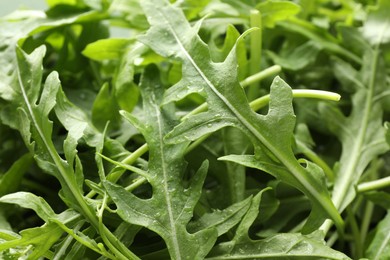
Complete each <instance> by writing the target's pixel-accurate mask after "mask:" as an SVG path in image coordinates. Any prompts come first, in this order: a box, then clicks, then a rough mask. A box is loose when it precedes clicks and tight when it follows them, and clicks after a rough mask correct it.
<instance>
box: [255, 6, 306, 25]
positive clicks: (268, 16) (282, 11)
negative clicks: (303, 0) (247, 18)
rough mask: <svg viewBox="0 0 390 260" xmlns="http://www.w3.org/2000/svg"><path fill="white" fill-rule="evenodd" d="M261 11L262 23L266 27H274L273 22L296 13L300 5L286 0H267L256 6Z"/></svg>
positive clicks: (285, 18)
mask: <svg viewBox="0 0 390 260" xmlns="http://www.w3.org/2000/svg"><path fill="white" fill-rule="evenodd" d="M256 9H258V10H259V11H260V13H261V17H262V23H263V24H264V26H266V27H271V28H272V27H274V26H275V23H276V22H278V21H282V20H287V18H289V17H291V16H294V15H296V14H297V13H299V11H300V10H301V8H300V6H299V5H297V4H295V3H293V2H287V1H274V0H269V1H265V2H262V3H260V4H258V5H257V6H256Z"/></svg>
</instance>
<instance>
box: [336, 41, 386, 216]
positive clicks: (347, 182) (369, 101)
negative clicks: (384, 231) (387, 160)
mask: <svg viewBox="0 0 390 260" xmlns="http://www.w3.org/2000/svg"><path fill="white" fill-rule="evenodd" d="M378 58H379V46H377V47H376V48H375V50H374V57H373V66H372V70H371V75H370V81H369V85H368V93H367V98H366V102H365V104H364V113H363V117H362V121H361V124H360V127H359V128H358V129H359V132H358V135H357V138H356V139H355V140H356V141H355V142H354V145H353V147H352V152H351V153H350V156H349V157H348V158H349V160H348V164H347V167H346V171H345V172H343V173H341V172H339V176H341V179H339V181H340V183H341V184H340V185H341V186H340V188H339V189H336V190H334V192H335V193H334V195H333V202H334V204H335V206H336V207H337V209H338V210H341V211H342V210H344V208H345V207H346V205H343V202H344V198H345V197H346V196H347V192H348V191H349V190H350V187H351V183H352V180H353V176H354V173H355V172H356V168H357V166H358V162H359V159H360V155H361V152H362V150H363V148H364V139H365V137H366V133H367V129H368V125H369V121H370V114H371V111H372V105H373V99H374V90H375V83H376V78H375V74H376V70H377V64H378ZM342 206H343V207H342Z"/></svg>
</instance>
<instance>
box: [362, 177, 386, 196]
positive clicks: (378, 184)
mask: <svg viewBox="0 0 390 260" xmlns="http://www.w3.org/2000/svg"><path fill="white" fill-rule="evenodd" d="M387 187H390V176H389V177H385V178H382V179H379V180H375V181H369V182H363V183H360V184H359V185H358V186H357V191H358V192H359V193H362V192H367V191H373V190H378V189H383V188H387Z"/></svg>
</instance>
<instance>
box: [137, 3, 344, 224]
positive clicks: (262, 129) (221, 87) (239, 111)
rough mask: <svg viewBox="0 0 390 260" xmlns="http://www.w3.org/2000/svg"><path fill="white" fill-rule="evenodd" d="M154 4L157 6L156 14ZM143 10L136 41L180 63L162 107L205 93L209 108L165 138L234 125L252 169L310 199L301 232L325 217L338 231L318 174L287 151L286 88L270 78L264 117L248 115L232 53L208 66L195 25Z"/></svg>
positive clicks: (290, 118) (163, 9)
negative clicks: (144, 20)
mask: <svg viewBox="0 0 390 260" xmlns="http://www.w3.org/2000/svg"><path fill="white" fill-rule="evenodd" d="M152 2H153V1H152ZM156 6H159V8H158V9H159V11H157V12H156V9H155V8H156ZM143 7H144V9H145V13H146V15H147V17H148V19H149V22H150V23H151V25H152V27H151V28H150V29H149V31H148V32H147V34H146V35H145V36H142V37H140V40H141V41H143V42H144V43H145V44H147V45H149V46H150V47H151V48H153V50H155V51H156V52H158V53H159V54H161V55H165V56H169V57H175V58H177V59H180V60H181V61H182V63H183V78H182V80H181V81H180V82H179V83H177V84H176V85H174V86H173V87H171V88H170V89H169V90H168V91H167V92H166V96H165V101H164V103H168V102H170V101H175V100H179V99H181V98H183V97H184V96H186V95H189V94H190V93H194V92H199V93H201V94H203V95H206V94H207V103H208V105H209V111H208V112H205V113H201V114H198V115H195V116H192V117H190V118H189V119H188V120H185V121H184V122H183V123H182V124H180V125H179V126H176V127H175V128H174V130H173V131H172V132H170V133H169V134H168V135H167V136H166V139H167V140H169V142H172V143H179V142H183V141H185V140H196V139H197V138H199V137H201V136H203V135H205V134H208V133H212V132H215V131H216V130H218V129H220V128H223V127H226V126H234V127H238V128H239V129H241V130H242V131H243V132H244V133H245V134H246V135H247V136H248V137H249V138H250V139H251V140H252V142H253V144H254V146H255V157H251V162H252V164H251V165H252V167H254V166H255V167H256V168H259V169H262V170H266V172H268V173H270V174H272V175H274V176H276V177H277V178H280V179H281V180H283V181H286V182H287V183H290V184H292V185H294V186H295V187H297V188H298V189H300V190H301V191H302V192H304V193H305V194H306V195H307V196H308V197H309V198H310V199H311V200H312V201H313V211H312V215H311V218H310V220H311V221H314V220H315V223H314V222H312V223H310V222H309V223H310V225H309V226H307V230H314V229H315V228H317V227H318V226H319V225H320V224H321V220H324V219H325V218H326V217H331V218H332V219H333V220H334V221H335V222H336V223H337V225H338V227H339V228H341V227H342V225H343V224H342V222H343V221H342V219H341V217H340V216H339V214H338V212H337V210H336V209H335V207H334V205H333V203H332V201H331V200H330V197H329V194H328V191H327V188H326V185H325V181H324V177H323V172H322V171H321V169H320V168H319V167H317V166H314V165H312V164H309V163H308V166H309V167H307V168H305V167H303V166H302V165H300V163H299V162H298V161H297V160H296V158H295V156H294V154H293V152H292V149H291V139H292V131H293V128H294V123H295V120H294V114H293V111H292V106H291V99H292V94H291V89H290V87H289V86H288V85H287V84H286V83H284V82H283V81H282V80H281V79H280V78H276V79H275V80H274V83H273V85H272V87H271V89H272V90H271V102H270V109H269V113H268V115H267V116H262V115H258V114H256V113H254V112H253V111H252V110H251V108H250V107H249V104H248V101H247V99H246V96H245V93H244V91H243V89H242V88H241V86H240V85H239V83H238V80H237V73H236V62H235V60H236V57H235V50H234V49H233V50H232V51H231V53H230V54H229V56H228V57H227V58H226V60H225V61H224V62H223V63H213V62H212V61H211V60H210V58H209V55H208V51H207V50H208V49H207V46H206V45H205V44H204V43H203V42H202V41H201V40H200V38H199V36H198V35H197V26H195V27H190V25H189V24H188V23H187V22H186V20H185V18H184V16H183V14H182V13H181V12H180V11H179V10H178V9H176V8H174V7H172V6H170V5H168V4H167V3H166V2H159V3H157V2H155V3H149V2H148V3H144V4H143ZM168 11H169V15H168ZM156 38H160V39H161V40H160V41H159V42H158V44H157V42H155V41H154V39H156ZM205 57H207V59H206V58H205ZM247 158H248V157H247V156H236V157H230V158H229V157H225V159H230V160H231V161H235V162H237V163H241V164H243V165H245V166H248V164H247V163H246V162H245V159H247ZM264 165H267V166H264ZM314 187H315V188H314Z"/></svg>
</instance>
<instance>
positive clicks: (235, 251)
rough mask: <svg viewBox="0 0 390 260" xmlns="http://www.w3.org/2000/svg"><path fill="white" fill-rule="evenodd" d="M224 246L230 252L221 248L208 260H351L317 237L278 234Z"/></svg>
mask: <svg viewBox="0 0 390 260" xmlns="http://www.w3.org/2000/svg"><path fill="white" fill-rule="evenodd" d="M224 246H225V247H226V248H229V250H224V248H223V249H222V248H221V249H220V251H219V252H218V253H216V254H215V255H214V254H213V255H210V256H209V257H207V258H206V259H220V260H222V259H297V260H298V259H312V260H315V259H338V260H347V259H350V258H349V257H347V256H346V255H344V254H343V253H341V252H338V251H336V250H334V249H332V248H330V247H328V246H326V245H325V242H324V241H321V240H320V239H318V238H316V237H313V236H311V235H306V236H305V235H302V234H296V233H286V234H278V235H275V236H272V237H269V238H266V239H264V240H257V241H252V242H246V243H241V244H235V245H228V244H226V245H224ZM221 247H222V245H221Z"/></svg>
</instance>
